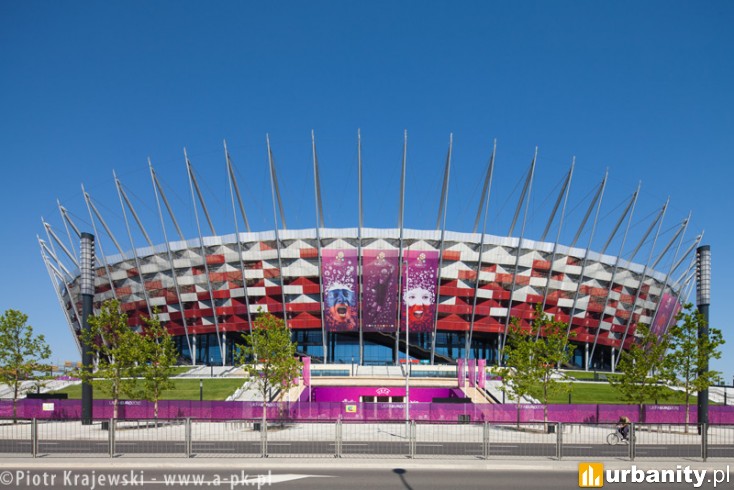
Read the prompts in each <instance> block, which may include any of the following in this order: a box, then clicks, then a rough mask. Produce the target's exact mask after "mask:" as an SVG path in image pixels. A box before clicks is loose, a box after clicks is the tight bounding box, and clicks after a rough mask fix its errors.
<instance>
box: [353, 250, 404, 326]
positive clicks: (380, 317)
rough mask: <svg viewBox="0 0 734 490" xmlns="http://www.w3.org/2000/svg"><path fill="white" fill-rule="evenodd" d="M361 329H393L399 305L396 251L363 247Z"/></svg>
mask: <svg viewBox="0 0 734 490" xmlns="http://www.w3.org/2000/svg"><path fill="white" fill-rule="evenodd" d="M362 264H363V275H362V285H363V286H364V292H363V293H362V330H363V331H364V332H394V331H395V323H396V320H397V307H398V301H397V296H398V251H397V250H364V251H363V261H362Z"/></svg>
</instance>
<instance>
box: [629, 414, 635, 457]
mask: <svg viewBox="0 0 734 490" xmlns="http://www.w3.org/2000/svg"><path fill="white" fill-rule="evenodd" d="M635 432H636V427H635V423H634V422H632V423H631V424H630V433H629V436H628V437H629V458H630V461H634V460H635V445H636V444H637V435H636V434H635Z"/></svg>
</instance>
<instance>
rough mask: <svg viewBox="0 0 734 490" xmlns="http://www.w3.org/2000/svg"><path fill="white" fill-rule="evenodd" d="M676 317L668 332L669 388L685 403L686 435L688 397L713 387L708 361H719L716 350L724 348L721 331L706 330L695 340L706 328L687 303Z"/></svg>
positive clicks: (716, 374)
mask: <svg viewBox="0 0 734 490" xmlns="http://www.w3.org/2000/svg"><path fill="white" fill-rule="evenodd" d="M683 308H684V309H683V310H682V311H681V312H680V313H678V315H677V316H676V324H675V325H673V326H672V327H671V328H670V351H669V352H668V361H669V362H670V365H671V368H672V371H673V375H674V376H673V378H672V383H673V385H675V386H677V387H679V388H681V389H682V390H683V393H684V394H685V399H686V429H685V430H686V432H687V431H688V423H689V422H690V401H691V396H692V395H693V394H694V393H696V392H699V391H702V390H706V389H708V388H709V387H710V386H711V385H713V384H715V383H716V382H717V381H718V379H719V376H720V375H721V373H720V372H718V371H713V370H710V369H708V362H709V359H719V358H721V351H720V350H719V347H720V346H721V345H722V344H724V338H723V336H722V334H721V330H719V329H716V328H709V334H708V338H702V339H699V338H698V330H699V328H703V327H704V326H706V319H705V318H704V316H703V315H702V314H701V313H699V312H698V311H697V310H695V309H694V307H693V305H692V304H690V303H688V304H686V305H685V306H684V307H683Z"/></svg>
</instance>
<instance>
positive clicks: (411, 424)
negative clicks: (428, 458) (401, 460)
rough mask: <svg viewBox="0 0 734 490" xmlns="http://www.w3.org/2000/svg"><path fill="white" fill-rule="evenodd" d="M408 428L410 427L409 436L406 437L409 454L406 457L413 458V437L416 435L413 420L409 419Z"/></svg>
mask: <svg viewBox="0 0 734 490" xmlns="http://www.w3.org/2000/svg"><path fill="white" fill-rule="evenodd" d="M409 429H410V432H409V434H410V436H409V439H408V448H409V453H410V454H408V457H409V458H411V459H414V458H415V446H416V444H415V437H416V430H415V420H411V421H410V426H409Z"/></svg>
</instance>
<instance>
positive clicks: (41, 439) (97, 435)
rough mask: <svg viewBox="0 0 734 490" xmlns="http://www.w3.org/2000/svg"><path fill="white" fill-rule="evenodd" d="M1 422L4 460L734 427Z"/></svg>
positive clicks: (585, 439) (511, 446)
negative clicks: (627, 429)
mask: <svg viewBox="0 0 734 490" xmlns="http://www.w3.org/2000/svg"><path fill="white" fill-rule="evenodd" d="M615 434H617V429H616V426H615V425H613V424H577V423H558V422H552V423H550V422H549V423H543V422H535V423H500V424H498V423H489V422H480V423H472V422H470V421H466V423H453V424H447V423H444V424H440V423H428V422H421V421H415V420H411V421H409V422H408V421H406V422H396V421H394V420H392V421H385V422H368V423H363V422H355V421H341V420H340V421H337V422H329V421H321V422H320V421H313V422H293V421H291V420H269V421H267V422H265V423H263V422H262V420H261V419H242V420H229V419H228V420H221V421H216V420H192V419H188V418H187V419H157V420H144V419H141V420H107V421H95V422H93V423H91V424H87V425H85V424H82V422H81V421H79V420H64V421H48V420H37V419H30V420H28V419H25V420H16V421H13V420H12V419H8V420H3V419H0V454H2V456H3V457H10V456H16V457H23V456H25V457H37V456H55V457H75V456H79V455H84V456H96V457H115V456H124V455H134V456H140V455H153V456H155V455H159V456H180V457H197V458H211V457H223V456H226V457H252V458H259V457H298V458H304V457H311V458H323V457H343V458H352V457H358V458H362V459H363V458H444V459H446V458H449V459H497V458H549V459H579V460H583V459H589V458H595V459H607V460H608V459H619V460H635V459H645V458H647V459H665V458H675V459H677V460H681V459H690V460H704V461H705V460H707V459H712V458H717V459H732V458H734V425H715V426H705V425H703V426H699V425H695V424H690V425H684V424H631V426H630V434H629V439H628V441H629V442H627V441H623V440H621V438H620V437H617V436H616V435H615Z"/></svg>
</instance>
